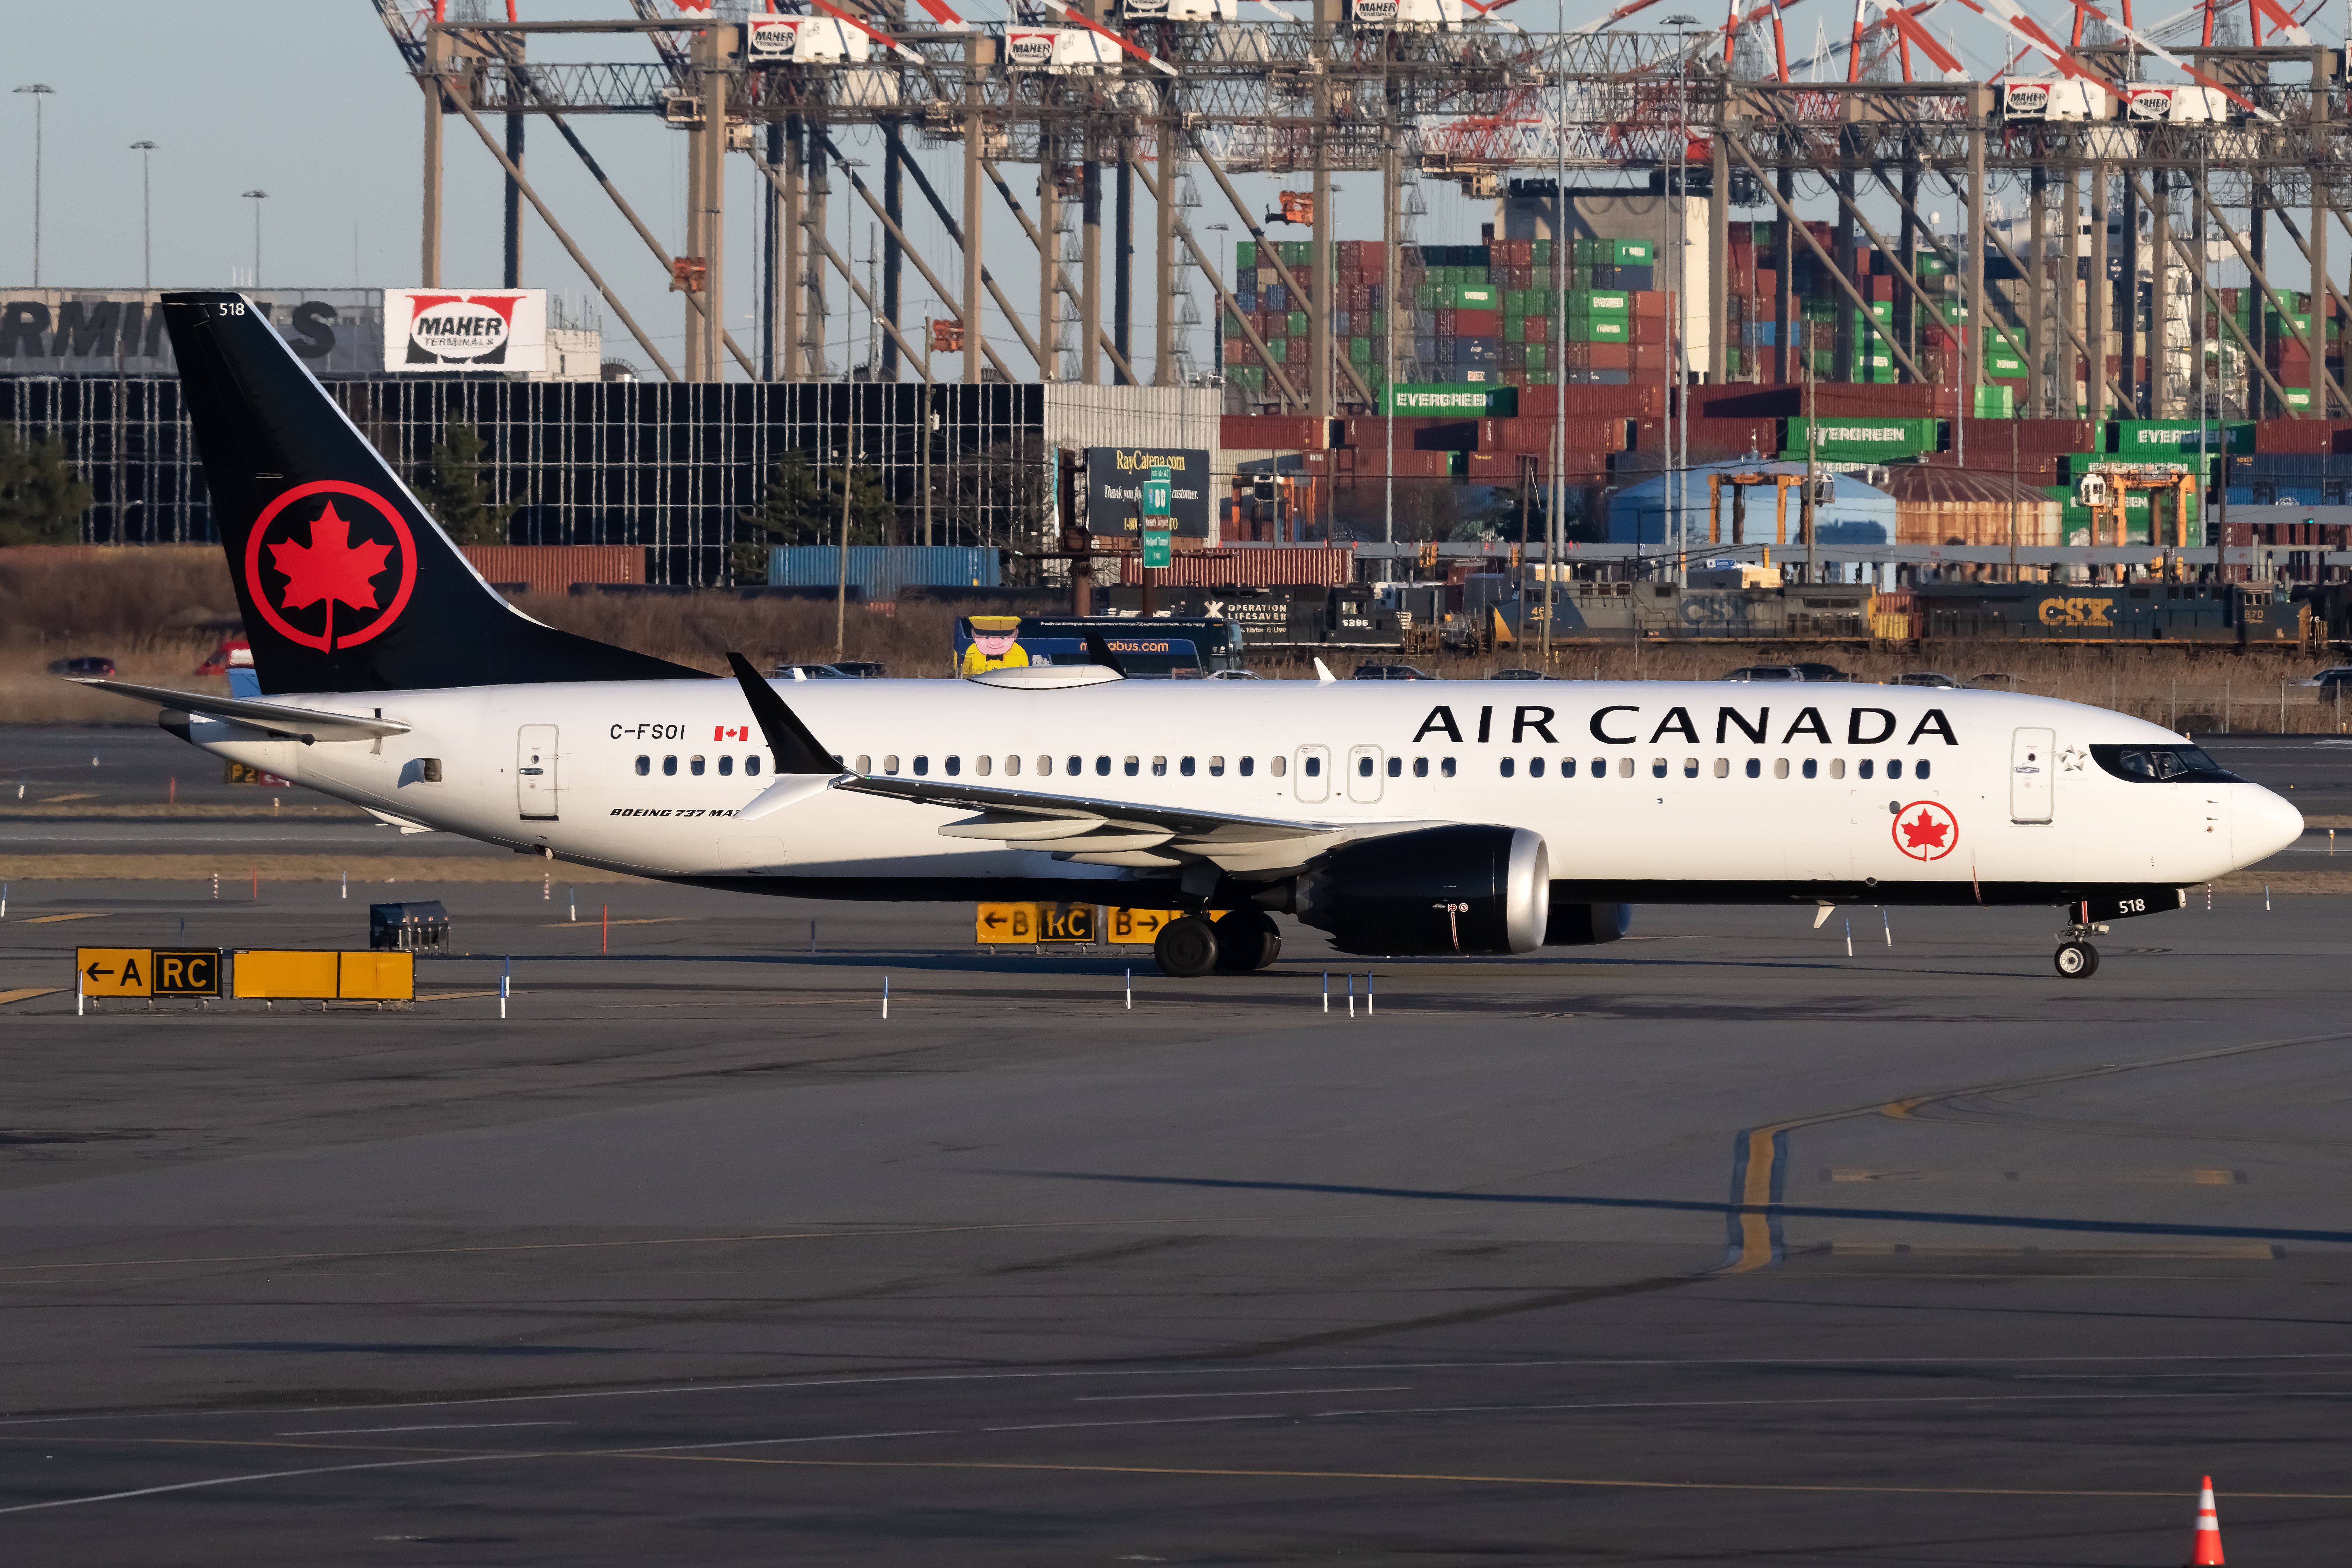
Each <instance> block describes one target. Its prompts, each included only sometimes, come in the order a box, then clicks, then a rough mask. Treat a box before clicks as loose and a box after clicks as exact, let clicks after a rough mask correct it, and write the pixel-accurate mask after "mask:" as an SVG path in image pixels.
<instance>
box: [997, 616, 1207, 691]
mask: <svg viewBox="0 0 2352 1568" xmlns="http://www.w3.org/2000/svg"><path fill="white" fill-rule="evenodd" d="M1088 633H1092V634H1093V635H1094V636H1096V637H1100V638H1102V640H1103V642H1104V644H1105V646H1107V647H1108V648H1109V649H1110V653H1111V657H1112V658H1116V659H1117V660H1118V663H1119V668H1121V669H1124V670H1125V671H1127V673H1128V674H1129V676H1132V677H1136V678H1139V679H1160V680H1198V679H1204V678H1205V677H1207V676H1210V675H1213V674H1215V673H1216V672H1217V671H1219V670H1224V669H1239V668H1242V633H1241V628H1240V627H1239V626H1235V625H1234V624H1233V623H1232V622H1231V621H1225V620H1215V619H1207V618H1198V617H1196V618H1188V619H1177V618H1173V617H1171V618H1167V619H1160V618H1158V617H1154V618H1152V619H1150V620H1141V619H1138V618H1134V617H1129V616H1087V617H1086V618H1084V619H1081V618H1079V617H1078V616H963V617H961V618H960V619H959V620H958V621H957V622H956V628H955V651H956V673H957V674H958V675H979V674H982V673H984V672H985V671H988V670H992V669H1005V668H1018V667H1021V666H1024V665H1031V664H1088V663H1091V662H1093V661H1092V659H1091V658H1089V657H1088V655H1087V634H1088Z"/></svg>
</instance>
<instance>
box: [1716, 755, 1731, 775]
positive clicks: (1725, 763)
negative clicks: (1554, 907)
mask: <svg viewBox="0 0 2352 1568" xmlns="http://www.w3.org/2000/svg"><path fill="white" fill-rule="evenodd" d="M1715 776H1716V777H1717V778H1719V779H1727V778H1729V777H1730V776H1731V759H1730V758H1729V757H1717V758H1716V759H1715Z"/></svg>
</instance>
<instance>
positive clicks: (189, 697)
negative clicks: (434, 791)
mask: <svg viewBox="0 0 2352 1568" xmlns="http://www.w3.org/2000/svg"><path fill="white" fill-rule="evenodd" d="M74 684H75V685H76V686H94V687H96V688H98V689H100V691H113V692H118V693H120V694H121V695H122V696H124V697H135V698H138V699H139V700H142V701H145V702H160V703H162V704H163V706H164V707H166V708H178V709H181V710H184V711H186V712H190V713H201V714H203V715H204V716H205V718H207V719H224V720H226V721H228V722H230V723H232V724H246V725H250V726H251V727H252V728H254V729H256V730H267V731H269V732H270V733H271V734H272V735H275V736H277V737H278V739H280V740H285V741H299V742H302V743H303V744H304V745H306V746H308V745H311V744H313V743H315V742H320V741H378V740H382V739H383V737H384V736H386V735H405V734H407V733H408V726H407V725H405V724H404V723H402V722H401V721H398V720H397V719H370V718H364V717H362V716H361V715H359V714H356V713H323V712H320V711H319V710H316V709H311V708H295V707H291V706H289V705H288V704H286V703H282V702H255V701H252V700H248V699H245V698H237V697H215V696H212V695H211V694H209V693H207V692H203V691H174V690H173V689H171V688H170V687H168V686H134V685H132V684H131V682H130V681H127V680H77V681H75V682H74Z"/></svg>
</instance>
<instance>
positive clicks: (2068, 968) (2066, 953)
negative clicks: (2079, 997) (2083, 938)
mask: <svg viewBox="0 0 2352 1568" xmlns="http://www.w3.org/2000/svg"><path fill="white" fill-rule="evenodd" d="M2052 962H2053V963H2055V964H2056V965H2057V966H2058V973H2061V974H2063V975H2064V976H2065V977H2066V978H2067V979H2069V980H2088V979H2089V978H2090V977H2091V976H2092V975H2094V974H2096V973H2098V972H2099V950H2098V949H2097V948H2095V947H2093V946H2092V945H2091V944H2090V943H2089V942H2061V943H2059V944H2058V953H2057V956H2056V957H2055V958H2054V959H2053V960H2052Z"/></svg>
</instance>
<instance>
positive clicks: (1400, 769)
mask: <svg viewBox="0 0 2352 1568" xmlns="http://www.w3.org/2000/svg"><path fill="white" fill-rule="evenodd" d="M1389 777H1391V778H1392V779H1401V778H1402V777H1404V759H1403V758H1402V757H1391V758H1390V759H1389Z"/></svg>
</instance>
